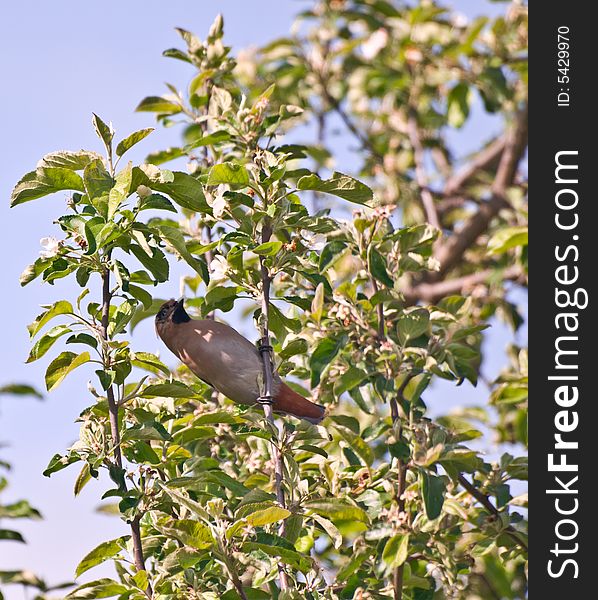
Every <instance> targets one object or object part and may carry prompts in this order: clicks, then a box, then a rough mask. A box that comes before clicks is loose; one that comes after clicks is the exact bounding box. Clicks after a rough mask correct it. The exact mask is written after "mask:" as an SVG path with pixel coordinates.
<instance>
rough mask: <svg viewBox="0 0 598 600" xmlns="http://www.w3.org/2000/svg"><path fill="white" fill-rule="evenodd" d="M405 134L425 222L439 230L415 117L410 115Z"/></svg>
mask: <svg viewBox="0 0 598 600" xmlns="http://www.w3.org/2000/svg"><path fill="white" fill-rule="evenodd" d="M407 133H408V135H409V141H410V142H411V146H412V147H413V161H414V163H415V181H416V183H417V185H418V186H419V188H420V193H421V199H422V204H423V205H424V210H425V212H426V221H428V223H430V225H433V226H434V227H436V228H437V229H440V221H439V220H438V213H437V212H436V207H435V206H434V198H433V197H432V194H431V193H430V190H429V189H428V178H427V176H426V168H425V162H424V147H423V145H422V141H421V135H420V132H419V128H418V126H417V120H416V118H415V115H413V114H411V115H410V116H409V120H408V121H407Z"/></svg>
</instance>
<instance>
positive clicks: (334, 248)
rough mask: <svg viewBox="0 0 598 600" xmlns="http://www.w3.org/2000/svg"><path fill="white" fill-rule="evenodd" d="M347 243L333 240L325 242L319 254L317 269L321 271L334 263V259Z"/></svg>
mask: <svg viewBox="0 0 598 600" xmlns="http://www.w3.org/2000/svg"><path fill="white" fill-rule="evenodd" d="M346 247H347V244H345V242H340V241H338V240H335V241H333V242H329V243H328V244H326V245H325V246H324V248H323V250H322V254H320V263H319V269H320V273H323V272H324V271H325V270H326V269H327V268H328V267H330V266H332V265H333V264H334V261H335V259H336V258H337V257H338V256H339V255H340V254H341V253H342V252H343V251H344V250H345V248H346Z"/></svg>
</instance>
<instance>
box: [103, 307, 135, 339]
mask: <svg viewBox="0 0 598 600" xmlns="http://www.w3.org/2000/svg"><path fill="white" fill-rule="evenodd" d="M136 306H137V301H136V300H125V301H124V302H121V304H119V305H118V307H117V308H116V310H115V311H114V314H113V315H112V316H111V317H110V324H109V325H108V335H109V336H110V337H113V336H115V335H117V334H118V333H122V332H123V331H124V330H125V328H126V326H127V325H128V323H129V321H130V320H131V317H132V316H133V312H134V311H135V307H136Z"/></svg>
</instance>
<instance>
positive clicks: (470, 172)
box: [444, 135, 507, 196]
mask: <svg viewBox="0 0 598 600" xmlns="http://www.w3.org/2000/svg"><path fill="white" fill-rule="evenodd" d="M506 142H507V137H506V136H505V135H501V136H500V137H497V138H496V139H494V140H493V141H492V142H490V143H489V144H488V145H487V146H486V147H485V148H484V149H482V150H481V151H480V152H478V153H477V154H476V155H475V156H474V157H473V158H472V159H471V161H470V162H469V163H467V165H465V166H464V167H463V168H462V169H461V170H460V171H459V172H458V173H456V174H455V175H453V176H452V177H450V178H449V179H448V180H447V182H446V183H445V184H444V195H445V196H453V195H454V194H457V193H458V192H459V190H461V189H462V188H463V186H464V185H465V184H466V183H467V182H468V181H469V180H470V179H471V178H472V177H474V176H475V175H476V173H478V171H482V170H484V169H487V168H489V167H490V166H492V164H493V163H494V162H496V161H497V160H498V159H499V157H500V155H501V154H502V152H503V150H504V149H505V145H506Z"/></svg>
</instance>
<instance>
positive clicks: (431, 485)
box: [419, 471, 446, 520]
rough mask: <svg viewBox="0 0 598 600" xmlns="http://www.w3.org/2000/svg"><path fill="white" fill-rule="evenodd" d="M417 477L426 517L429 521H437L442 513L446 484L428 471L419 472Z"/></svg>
mask: <svg viewBox="0 0 598 600" xmlns="http://www.w3.org/2000/svg"><path fill="white" fill-rule="evenodd" d="M419 476H420V485H421V490H422V496H423V498H424V507H425V509H426V516H427V517H428V519H430V520H433V519H437V518H438V517H439V516H440V513H441V512H442V505H443V504H444V492H445V489H446V483H445V482H444V479H443V478H442V477H440V476H439V475H436V474H434V473H430V472H429V471H420V474H419Z"/></svg>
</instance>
